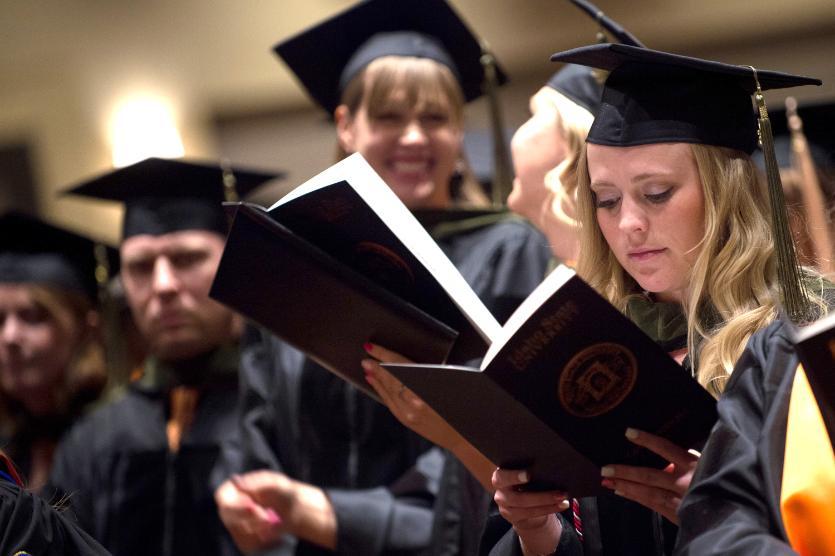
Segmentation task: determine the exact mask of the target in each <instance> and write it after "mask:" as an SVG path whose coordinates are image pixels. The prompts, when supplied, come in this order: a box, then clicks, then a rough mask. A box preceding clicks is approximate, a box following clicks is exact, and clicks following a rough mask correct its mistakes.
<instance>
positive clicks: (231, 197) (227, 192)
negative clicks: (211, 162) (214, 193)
mask: <svg viewBox="0 0 835 556" xmlns="http://www.w3.org/2000/svg"><path fill="white" fill-rule="evenodd" d="M220 168H221V170H222V171H223V198H224V200H225V201H226V202H227V203H237V202H238V201H239V200H240V198H239V197H238V191H237V189H236V188H235V185H236V184H237V180H235V174H234V173H232V169H231V168H230V166H229V161H228V160H226V159H224V160H222V161H221V162H220Z"/></svg>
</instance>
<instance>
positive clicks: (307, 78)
mask: <svg viewBox="0 0 835 556" xmlns="http://www.w3.org/2000/svg"><path fill="white" fill-rule="evenodd" d="M273 50H274V51H275V52H276V54H278V55H279V56H280V57H281V58H283V59H284V61H285V62H286V63H287V65H288V66H290V69H292V70H293V72H294V73H295V74H296V76H297V77H298V78H299V80H300V81H301V83H302V85H304V87H305V89H307V91H308V93H310V96H312V97H313V99H314V100H315V101H316V102H317V103H319V105H321V106H322V107H323V108H324V109H325V110H327V111H328V113H329V114H333V111H334V109H335V108H336V107H337V106H339V103H340V99H341V96H342V92H343V90H344V87H345V86H346V85H347V84H348V83H349V82H350V81H351V79H352V78H353V77H354V76H356V75H357V74H358V73H359V72H360V71H361V70H362V69H364V68H365V67H366V66H367V65H368V64H369V63H371V62H372V61H374V60H376V59H377V58H381V57H383V56H414V57H418V58H429V59H431V60H435V61H437V62H439V63H441V64H443V65H445V66H447V67H449V68H450V69H451V70H452V72H453V74H455V76H456V77H457V78H458V81H459V83H460V84H461V89H462V90H463V92H464V97H465V99H466V100H467V101H470V100H473V99H475V98H477V97H479V96H481V94H482V82H483V81H484V69H483V67H482V65H481V61H480V59H481V54H482V50H481V46H480V44H479V41H478V39H477V38H476V37H475V36H474V35H473V33H472V31H470V29H469V28H468V27H467V25H466V23H464V21H463V20H462V19H461V18H460V17H459V16H458V14H457V13H455V11H454V10H453V9H452V7H450V6H449V4H447V3H446V2H445V1H444V0H367V1H364V2H360V3H359V4H357V5H355V6H353V7H351V8H348V9H347V10H345V11H343V12H341V13H339V14H337V15H335V16H333V17H331V18H329V19H327V20H325V21H323V22H322V23H319V24H317V25H315V26H313V27H311V28H310V29H307V30H306V31H303V32H302V33H300V34H298V35H295V36H294V37H291V38H289V39H286V40H284V41H282V42H280V43H278V44H277V45H275V46H274V47H273ZM497 72H498V79H499V82H500V83H503V82H505V81H506V77H505V75H504V73H503V72H502V71H501V70H500V69H498V68H497Z"/></svg>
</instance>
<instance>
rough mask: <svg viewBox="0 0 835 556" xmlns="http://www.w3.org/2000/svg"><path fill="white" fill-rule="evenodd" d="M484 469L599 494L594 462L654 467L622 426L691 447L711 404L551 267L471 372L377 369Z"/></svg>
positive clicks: (620, 318)
mask: <svg viewBox="0 0 835 556" xmlns="http://www.w3.org/2000/svg"><path fill="white" fill-rule="evenodd" d="M384 367H385V368H386V369H388V370H389V371H390V372H391V373H392V374H394V375H395V376H396V377H397V378H398V379H399V380H401V381H402V382H403V383H404V384H406V385H407V386H408V387H409V388H410V389H411V390H413V391H414V392H415V393H416V394H417V395H418V396H420V397H421V398H423V399H424V400H425V401H426V403H428V404H429V405H430V406H431V407H432V408H434V409H435V410H436V411H437V412H438V413H439V414H440V415H441V417H443V418H444V419H445V420H446V421H447V422H448V423H449V424H450V425H451V426H452V427H453V428H455V429H456V430H457V431H458V432H459V433H460V434H461V435H462V436H464V437H465V438H466V439H468V440H469V442H470V443H471V444H472V445H474V446H475V447H476V448H477V449H478V450H479V451H480V452H481V453H482V454H484V455H485V456H486V457H487V458H489V459H490V460H491V461H492V462H493V463H495V464H496V465H499V466H502V467H506V468H511V469H513V468H519V469H521V468H525V469H530V471H531V479H532V481H531V487H532V488H542V489H544V488H556V489H561V490H565V491H567V492H569V493H570V494H571V495H572V496H575V497H577V496H587V495H594V494H597V493H600V492H603V489H602V488H601V486H600V481H601V477H600V467H601V466H602V465H606V464H610V463H625V464H630V465H647V466H655V467H660V466H662V465H664V464H665V462H663V461H662V460H661V458H659V457H657V456H655V455H654V454H652V453H651V452H649V451H648V450H646V449H644V448H641V447H638V446H636V445H635V444H633V443H631V442H629V441H628V440H627V439H626V438H625V436H624V433H625V430H626V428H627V427H634V428H637V429H641V430H645V431H648V432H651V433H653V434H657V435H659V436H662V437H664V438H667V439H668V440H671V441H672V442H674V443H676V444H677V445H679V446H682V447H685V448H693V447H697V446H699V444H700V443H701V442H702V441H704V440H705V439H706V438H707V436H708V435H709V434H710V430H711V428H712V426H713V424H714V422H715V421H716V404H715V401H714V399H713V398H712V397H711V396H710V395H709V394H708V393H707V391H706V390H705V389H704V388H702V387H701V386H700V385H699V384H698V383H697V382H696V381H695V380H694V379H693V378H692V377H691V376H690V374H689V373H688V372H687V371H686V370H685V369H684V368H682V367H681V366H680V365H678V364H677V363H676V362H675V361H674V360H673V359H672V358H671V357H670V356H669V355H668V354H667V353H665V352H664V351H663V350H662V349H661V347H659V346H658V345H657V344H656V343H655V342H653V341H652V340H651V339H650V338H649V337H648V336H646V335H645V334H644V333H643V332H642V331H641V330H640V329H639V328H638V327H637V326H636V325H635V324H634V323H632V322H631V321H630V320H629V319H628V318H626V317H625V316H624V315H623V314H621V313H620V311H618V310H617V309H616V308H615V307H613V306H612V305H611V304H610V303H609V302H608V301H606V300H605V299H603V298H602V297H601V296H600V295H598V294H597V293H596V292H595V291H594V290H593V289H592V288H591V287H590V286H588V285H587V284H586V283H585V282H583V281H582V280H581V279H580V278H579V277H578V276H577V275H576V274H575V273H574V271H572V270H571V269H569V268H567V267H563V266H560V267H558V268H557V269H556V270H554V271H553V272H552V273H551V274H550V275H549V276H548V277H547V278H546V279H545V281H544V282H543V283H542V284H541V285H540V286H539V287H538V288H537V289H536V290H534V292H533V293H531V295H530V296H529V297H528V298H527V299H526V300H525V301H524V302H523V303H522V305H521V306H520V307H519V308H518V309H517V310H516V312H515V313H514V314H513V315H512V316H511V317H510V318H509V319H508V321H507V323H506V324H505V326H504V327H503V328H502V329H501V330H500V331H499V332H498V334H497V335H496V336H495V339H494V341H493V342H492V344H491V345H490V348H489V349H488V350H487V351H486V354H485V356H484V359H483V361H482V363H481V366H480V368H471V367H462V366H454V365H427V364H421V365H417V364H415V365H407V364H385V365H384Z"/></svg>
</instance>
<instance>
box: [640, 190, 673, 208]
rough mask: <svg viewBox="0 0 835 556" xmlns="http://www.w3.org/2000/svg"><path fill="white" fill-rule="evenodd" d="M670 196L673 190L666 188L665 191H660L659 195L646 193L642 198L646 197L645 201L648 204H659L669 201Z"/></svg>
mask: <svg viewBox="0 0 835 556" xmlns="http://www.w3.org/2000/svg"><path fill="white" fill-rule="evenodd" d="M672 194H673V188H672V187H668V188H667V190H666V191H662V192H661V193H646V194H645V195H644V197H646V199H647V201H649V202H650V203H654V204H660V203H663V202H665V201H666V200H667V199H669V198H670V196H671V195H672Z"/></svg>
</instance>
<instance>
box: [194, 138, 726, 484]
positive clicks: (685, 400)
mask: <svg viewBox="0 0 835 556" xmlns="http://www.w3.org/2000/svg"><path fill="white" fill-rule="evenodd" d="M228 210H229V211H230V214H231V215H232V224H231V228H230V232H229V235H228V238H227V242H226V247H225V249H224V253H223V256H222V258H221V262H220V265H219V268H218V271H217V274H216V276H215V281H214V283H213V285H212V289H211V292H210V295H211V296H212V297H213V298H215V299H217V300H219V301H221V302H223V303H225V304H226V305H228V306H230V307H232V308H233V309H235V310H237V311H238V312H240V313H241V314H243V315H244V316H246V317H247V318H249V319H251V320H253V321H254V322H256V323H258V324H260V325H262V326H264V327H265V328H267V329H269V330H270V331H271V332H273V333H274V334H276V335H277V336H278V337H280V338H282V339H284V340H285V341H287V342H288V343H290V344H292V345H294V346H295V347H297V348H298V349H300V350H302V351H304V352H305V353H306V354H307V355H308V356H309V357H311V358H312V359H314V360H315V361H317V362H318V363H320V364H321V365H322V366H324V367H325V368H327V369H329V370H330V371H332V372H334V373H336V374H337V375H339V376H341V377H342V378H344V379H345V380H348V381H350V382H351V383H353V384H354V385H355V386H357V387H358V388H360V389H362V390H363V391H365V392H366V393H367V394H369V395H370V396H372V397H375V398H376V394H375V393H374V392H373V390H372V389H371V388H370V387H369V386H368V384H367V382H366V381H365V378H364V372H363V370H362V368H361V366H360V360H361V359H363V358H364V357H366V354H365V353H364V351H363V348H362V345H363V344H364V343H365V342H368V341H371V342H374V343H377V344H380V345H382V346H384V347H387V348H389V349H392V350H394V351H396V352H398V353H401V354H403V355H404V356H405V357H407V358H409V359H411V360H413V361H419V362H421V363H422V364H420V365H417V364H416V365H386V367H387V368H388V369H389V370H390V371H391V372H392V373H394V374H395V376H397V377H398V378H399V379H400V380H401V381H402V382H403V383H405V384H406V385H407V386H408V387H409V388H411V389H412V390H413V391H415V392H416V393H417V394H418V395H419V396H421V397H422V398H423V399H424V400H425V401H426V402H427V403H428V404H429V405H431V406H432V407H433V408H435V409H436V411H437V412H438V413H439V414H440V415H441V416H442V417H443V418H444V419H446V420H447V421H448V422H449V423H450V425H452V426H453V427H454V428H456V429H457V430H458V431H459V432H460V433H461V434H462V435H463V436H464V437H466V438H467V439H468V440H470V442H471V443H472V444H473V445H475V447H476V448H478V449H479V450H480V451H481V452H482V453H483V454H484V455H485V456H487V457H488V458H490V460H491V461H493V462H495V463H496V464H497V465H502V466H504V467H530V468H532V473H533V479H534V486H536V487H541V488H544V487H553V486H558V487H562V488H570V492H572V493H573V494H574V495H575V496H582V495H585V494H592V493H596V492H599V491H600V486H599V485H600V474H599V466H600V465H604V464H607V463H634V464H639V465H640V464H653V465H660V464H661V463H662V462H661V461H660V458H654V457H653V456H652V454H651V453H650V452H648V451H646V450H645V449H643V448H639V447H637V446H635V445H633V444H631V443H629V442H628V441H626V439H625V438H624V436H623V434H624V431H625V429H626V427H630V426H631V427H636V428H640V429H643V430H647V431H649V432H655V433H657V434H659V435H661V436H664V437H666V438H668V439H670V440H672V441H674V442H676V443H677V444H679V445H681V446H686V447H691V446H693V445H694V444H695V443H697V442H698V441H700V440H703V439H704V438H706V437H707V435H708V433H709V431H710V427H711V426H712V424H713V422H714V421H715V417H716V415H715V404H714V401H713V399H712V398H711V397H710V396H709V395H708V394H707V392H706V391H705V390H703V389H702V388H701V387H700V386H699V385H698V384H697V383H696V382H695V380H693V379H692V378H691V377H690V375H689V374H688V373H687V372H685V371H684V370H683V369H682V368H681V367H680V366H679V365H677V364H676V363H675V361H673V359H671V358H670V357H669V356H668V355H667V354H666V353H665V352H664V351H663V350H662V349H661V348H660V347H659V346H657V345H656V344H655V343H654V342H652V341H651V340H650V339H649V338H647V337H646V336H645V335H644V334H643V332H641V331H640V330H639V329H638V328H637V326H635V325H634V324H633V323H632V322H630V321H629V320H628V319H627V318H626V317H624V316H623V315H622V314H621V313H620V312H619V311H618V310H617V309H615V308H614V307H612V306H611V305H610V304H609V303H608V302H607V301H605V300H604V299H603V298H601V297H600V296H598V295H597V294H596V293H595V292H594V291H593V290H592V289H591V288H590V287H589V286H588V285H586V284H585V283H584V282H583V281H582V280H580V279H579V278H578V277H576V276H575V275H574V273H573V271H571V270H569V269H567V268H565V267H560V268H558V269H557V270H555V271H554V272H553V273H552V274H551V275H549V276H548V277H547V278H546V280H545V281H544V282H543V283H542V284H541V285H540V286H539V287H538V288H537V289H536V290H535V291H534V292H533V293H532V294H531V295H530V296H529V297H528V299H527V300H526V301H525V302H523V303H522V305H521V306H520V307H519V308H518V309H517V311H516V312H515V313H514V314H513V315H512V316H511V317H510V319H508V321H507V323H506V324H505V326H504V327H502V326H500V325H499V323H498V322H496V320H495V318H494V317H493V316H492V314H491V313H490V312H489V310H488V309H487V308H486V307H485V306H484V305H483V304H482V303H481V301H480V300H479V299H478V296H477V295H476V294H475V293H474V292H473V291H472V289H471V288H470V287H469V285H468V284H467V283H466V281H465V280H464V279H463V277H462V276H461V275H460V273H459V272H458V271H457V269H456V268H455V267H454V265H453V264H452V263H451V262H450V261H449V259H448V258H447V257H446V255H445V254H444V253H443V252H442V251H441V249H440V247H439V246H438V245H437V244H436V243H435V241H434V240H433V239H432V237H431V236H430V235H429V234H428V233H427V232H426V230H425V229H424V228H423V227H422V226H421V224H420V223H419V222H418V221H417V220H416V219H415V217H414V216H413V215H412V213H411V212H410V211H409V210H408V209H407V208H406V207H405V206H404V205H403V204H402V202H401V201H400V200H399V199H398V198H397V196H396V195H395V194H394V193H393V192H392V191H391V189H389V187H388V186H387V185H386V184H385V182H383V180H382V179H381V178H380V177H379V176H378V175H377V174H376V173H375V172H374V170H373V169H372V168H371V167H370V166H369V165H368V163H367V162H366V161H365V160H364V159H363V158H362V157H361V156H360V155H358V154H355V155H352V156H350V157H348V158H346V159H345V160H343V161H341V162H339V163H337V164H335V165H333V166H331V167H330V168H328V169H327V170H325V171H324V172H322V173H321V174H319V175H317V176H316V177H314V178H312V179H311V180H309V181H308V182H306V183H304V184H302V185H300V186H298V187H297V188H296V189H294V190H293V191H292V192H291V193H289V194H288V195H286V196H285V197H283V198H282V199H281V200H279V201H278V202H277V203H276V204H274V205H273V206H272V207H270V208H269V209H264V208H262V207H259V206H256V205H252V204H247V203H233V204H230V205H228ZM479 358H483V363H482V365H481V369H475V368H470V367H463V366H460V365H462V364H465V363H467V362H469V361H472V360H474V359H479ZM444 363H449V365H444Z"/></svg>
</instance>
